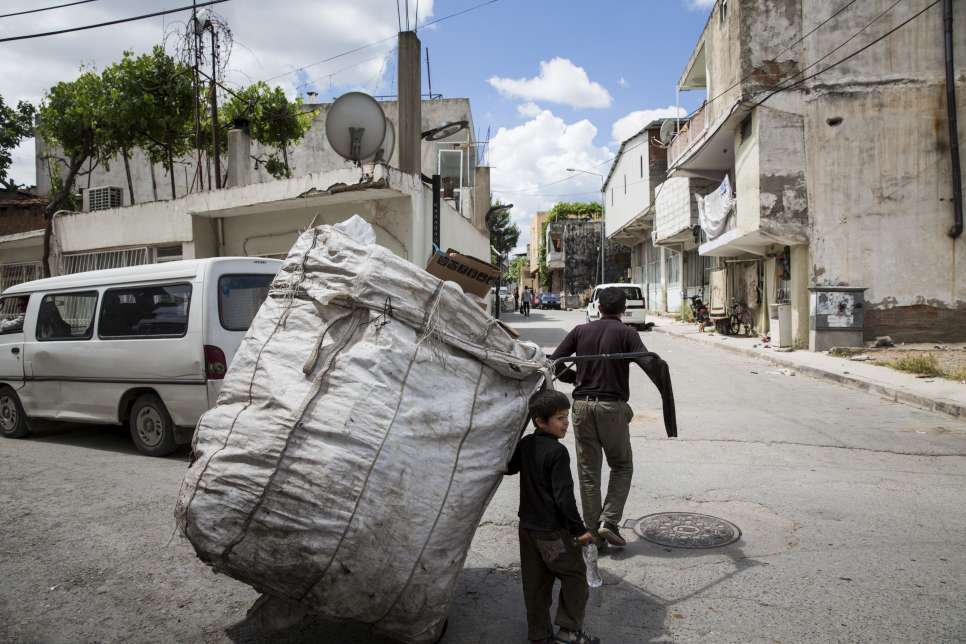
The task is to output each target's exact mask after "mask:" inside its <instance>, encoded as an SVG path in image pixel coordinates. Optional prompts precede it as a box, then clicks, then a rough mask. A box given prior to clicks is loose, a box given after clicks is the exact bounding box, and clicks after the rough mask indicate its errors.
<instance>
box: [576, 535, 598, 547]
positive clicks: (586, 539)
mask: <svg viewBox="0 0 966 644" xmlns="http://www.w3.org/2000/svg"><path fill="white" fill-rule="evenodd" d="M593 541H594V535H593V534H591V533H590V532H585V533H583V534H582V535H580V536H579V537H577V543H579V544H580V545H582V546H586V545H587V544H588V543H592V542H593Z"/></svg>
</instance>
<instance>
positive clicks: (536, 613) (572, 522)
mask: <svg viewBox="0 0 966 644" xmlns="http://www.w3.org/2000/svg"><path fill="white" fill-rule="evenodd" d="M569 416H570V401H569V400H568V399H567V396H565V395H564V394H562V393H560V392H559V391H541V392H539V393H537V394H536V395H534V396H533V398H531V399H530V417H531V418H532V419H533V424H534V425H535V426H536V431H534V433H533V434H530V435H528V436H524V437H523V438H522V439H521V440H520V443H519V445H517V449H516V451H515V452H514V453H513V458H511V459H510V464H509V467H508V468H507V474H516V473H517V472H519V473H520V512H519V516H520V573H521V577H522V578H523V598H524V601H525V602H526V605H527V632H528V635H527V636H528V637H529V639H530V641H531V642H540V643H543V644H553V643H558V642H572V643H574V644H599V642H600V640H599V639H598V638H596V637H590V636H589V635H587V634H586V633H584V632H583V631H582V630H581V629H582V626H583V621H584V608H585V607H586V605H587V594H588V588H587V569H586V567H585V566H584V560H583V555H582V553H581V546H583V545H585V544H587V543H590V542H591V541H592V540H593V535H591V533H590V532H589V531H588V530H587V528H586V526H584V522H583V520H582V519H581V518H580V513H579V512H578V511H577V502H576V500H575V499H574V480H573V477H572V476H571V475H570V455H569V454H568V453H567V448H566V447H564V446H563V445H561V444H560V442H559V441H560V439H561V438H563V437H564V436H565V435H566V434H567V427H568V426H569V424H570V421H569ZM554 579H559V580H560V601H559V606H558V608H557V619H556V622H557V625H558V626H560V630H559V631H558V632H557V635H556V637H554V635H553V626H552V625H551V622H550V605H551V603H552V602H553V583H554Z"/></svg>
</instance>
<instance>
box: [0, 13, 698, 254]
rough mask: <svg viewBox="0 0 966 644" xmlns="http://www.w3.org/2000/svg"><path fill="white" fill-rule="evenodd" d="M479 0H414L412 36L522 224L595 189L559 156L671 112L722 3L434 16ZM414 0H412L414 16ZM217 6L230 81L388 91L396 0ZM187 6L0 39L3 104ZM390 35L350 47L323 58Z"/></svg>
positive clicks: (160, 27) (579, 163)
mask: <svg viewBox="0 0 966 644" xmlns="http://www.w3.org/2000/svg"><path fill="white" fill-rule="evenodd" d="M483 1H484V0H435V1H434V0H419V23H420V25H422V27H421V28H420V29H419V35H420V38H421V39H422V41H423V44H424V46H428V47H429V50H430V58H431V62H432V76H433V91H434V92H441V93H442V94H443V95H444V96H447V97H468V98H469V99H470V101H471V104H472V109H473V115H474V119H475V125H476V127H477V129H478V131H479V132H480V136H481V137H483V136H484V135H485V132H486V129H487V126H489V127H490V128H491V149H490V163H491V165H492V166H493V174H492V184H493V186H494V192H495V194H496V196H498V197H500V198H502V199H503V200H504V201H509V202H513V203H514V204H516V207H515V208H514V212H513V215H514V219H515V220H516V221H517V223H518V224H519V225H520V227H521V228H522V229H524V230H526V227H527V225H528V222H529V220H530V218H531V217H532V215H533V213H534V212H536V210H538V209H543V208H548V207H550V206H551V205H552V204H553V203H554V202H555V201H557V200H559V199H567V200H578V199H594V198H596V197H597V190H598V189H599V179H598V178H596V177H593V176H588V175H581V176H577V177H573V178H571V179H566V177H567V176H568V173H567V172H565V171H564V168H566V167H580V168H585V169H588V170H593V171H596V172H601V173H606V171H607V167H608V165H607V160H608V159H609V158H610V157H611V156H612V155H613V154H614V153H615V152H616V150H617V144H618V143H619V139H620V138H623V137H626V136H628V135H629V134H631V133H632V132H634V131H636V129H639V127H640V126H641V125H643V124H644V122H646V121H648V120H650V119H651V118H653V117H655V116H660V115H671V114H673V113H674V103H675V93H674V86H675V82H676V80H677V78H678V77H679V76H680V74H681V71H682V70H683V68H684V65H685V63H686V62H687V59H688V56H689V55H690V53H691V50H692V49H693V47H694V44H695V42H696V41H697V38H698V36H699V35H700V33H701V30H702V28H703V27H704V24H705V21H706V19H707V15H708V12H709V10H710V7H711V5H713V3H714V2H713V0H621V1H617V0H598V1H597V2H594V3H583V2H581V3H578V2H566V1H565V2H561V1H559V0H557V1H552V0H498V1H497V2H494V3H492V4H488V5H486V6H483V7H481V8H478V9H475V10H472V11H470V12H468V13H466V14H464V15H461V16H457V17H454V18H452V19H447V20H444V21H442V22H439V23H438V24H435V25H429V24H428V23H429V22H430V21H434V20H438V19H440V18H443V17H445V16H448V15H450V14H454V13H458V12H460V11H463V10H465V9H470V8H472V7H474V6H476V5H479V4H481V3H482V2H483ZM404 3H405V0H400V4H401V5H403V6H404ZM53 4H56V3H53ZM183 4H186V3H184V2H178V1H175V0H98V1H96V2H91V3H88V4H84V5H78V6H73V7H67V8H63V9H58V10H54V11H48V12H44V13H41V14H32V15H28V16H20V17H14V18H5V19H2V20H0V36H7V35H10V36H12V35H20V34H29V33H35V32H38V31H46V30H51V29H58V28H62V27H70V26H77V25H84V24H91V23H95V22H101V21H104V20H111V19H116V18H123V17H129V16H133V15H137V14H140V13H147V12H151V11H157V10H159V9H163V8H167V7H177V6H182V5H183ZM416 4H417V1H416V0H409V5H410V20H411V21H412V22H415V10H416ZM3 5H4V8H5V9H9V10H10V11H15V10H18V9H27V8H33V7H34V6H36V5H35V4H34V3H32V2H31V1H30V0H8V1H7V2H4V3H3ZM215 11H217V12H218V13H219V14H220V15H221V16H223V17H224V19H225V20H226V21H227V22H228V24H229V26H230V27H231V29H232V31H233V34H234V38H235V43H234V47H233V50H232V55H231V60H230V69H229V74H228V82H229V84H232V85H235V86H242V85H245V84H247V83H249V82H251V81H253V80H265V79H270V82H272V83H274V84H279V85H281V86H282V87H284V88H285V89H286V91H287V92H288V93H289V94H292V95H294V94H296V93H304V92H305V91H306V90H308V89H316V90H318V92H319V97H320V100H328V99H331V98H332V97H334V96H337V95H339V94H341V93H343V92H345V91H348V90H350V89H363V90H365V91H369V92H371V93H373V94H391V93H394V91H395V82H394V76H395V57H394V51H393V47H394V44H395V42H394V38H393V34H394V33H395V32H396V31H397V29H398V18H397V10H396V2H395V1H394V0H324V1H323V0H280V1H279V2H273V3H268V2H264V1H263V0H231V1H230V2H225V3H223V4H219V5H217V7H215ZM184 17H185V15H184V14H182V15H175V16H168V17H164V18H152V19H148V20H143V21H137V22H131V23H126V24H124V25H120V26H115V27H107V28H103V29H95V30H90V31H80V32H76V33H72V34H66V35H61V36H53V37H49V38H40V39H35V40H25V41H19V42H14V43H3V44H0V95H2V96H3V97H4V99H5V100H6V101H7V102H8V103H11V102H15V101H16V100H18V99H27V100H30V101H33V102H34V103H37V102H39V101H40V100H41V99H42V97H43V94H44V92H45V91H46V89H47V88H49V87H50V86H51V85H53V84H54V83H56V82H57V81H59V80H65V79H71V78H74V77H76V75H77V73H78V71H77V70H78V68H79V66H80V65H81V64H82V63H83V64H86V65H89V66H93V67H95V68H98V69H100V68H103V67H104V66H106V65H108V64H110V63H111V62H113V61H115V60H117V59H119V58H120V56H121V53H122V52H123V51H124V50H125V49H131V50H134V51H136V52H140V51H148V50H150V48H151V47H152V46H153V45H154V44H156V43H158V42H159V41H161V40H162V39H163V38H164V37H165V35H166V34H167V35H168V37H169V39H170V37H171V34H172V32H174V31H177V29H178V28H179V27H180V26H181V25H180V24H179V21H183V20H184ZM382 39H386V41H385V42H383V43H381V44H378V45H374V46H371V47H366V48H364V49H362V50H361V51H359V52H357V53H354V54H351V55H347V56H342V57H339V58H338V59H335V60H332V61H329V62H325V63H320V62H319V61H322V60H324V59H326V58H329V57H331V56H333V55H335V54H337V53H341V52H345V51H348V50H350V49H355V48H358V47H360V46H362V45H366V44H368V43H372V42H374V41H378V40H382ZM169 42H170V40H169ZM313 63H317V64H313ZM302 68H304V69H302ZM424 81H425V78H424ZM424 91H425V84H424ZM702 98H703V97H702V96H698V95H696V94H695V93H685V94H682V95H681V106H682V107H683V108H684V109H686V110H690V109H692V108H694V107H695V106H696V105H697V104H698V103H699V102H700V100H701V99H702ZM33 161H34V160H33V144H32V142H27V143H25V144H24V145H22V146H21V147H20V148H19V149H18V150H17V151H16V152H15V155H14V167H13V169H12V175H13V177H14V178H15V179H17V180H19V181H22V182H25V183H28V184H29V183H32V182H33V180H34V172H33ZM561 179H566V180H564V181H560V180H561ZM546 184H552V185H550V186H547V185H546ZM525 242H526V239H525V238H524V239H523V240H521V245H522V244H523V243H525Z"/></svg>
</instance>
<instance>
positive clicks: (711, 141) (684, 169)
mask: <svg viewBox="0 0 966 644" xmlns="http://www.w3.org/2000/svg"><path fill="white" fill-rule="evenodd" d="M750 111H751V108H749V107H747V106H745V105H743V104H742V103H735V104H734V105H733V106H732V107H731V110H730V111H729V112H728V115H727V116H725V117H724V118H722V119H719V120H718V122H717V123H715V124H712V125H711V126H710V127H709V128H708V129H706V130H705V133H704V136H703V137H702V138H700V139H698V140H697V141H696V142H695V143H694V144H693V145H692V146H691V147H690V148H688V149H687V151H685V152H684V154H682V155H681V156H680V157H679V158H677V159H675V160H674V162H673V165H672V166H671V167H670V168H668V177H704V178H706V179H713V180H715V181H720V180H721V179H722V178H723V177H724V175H725V174H726V173H727V172H728V171H730V170H731V169H732V168H733V167H734V165H735V150H734V145H735V130H736V129H737V127H738V125H739V124H740V123H741V121H742V120H743V119H744V118H745V116H747V115H748V113H749V112H750Z"/></svg>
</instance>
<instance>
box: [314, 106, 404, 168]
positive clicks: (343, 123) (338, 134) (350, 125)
mask: <svg viewBox="0 0 966 644" xmlns="http://www.w3.org/2000/svg"><path fill="white" fill-rule="evenodd" d="M325 137H326V138H327V139H328V140H329V145H331V146H332V149H333V150H335V151H336V154H338V155H339V156H340V157H342V158H343V159H348V160H349V161H355V162H356V163H359V162H361V161H363V160H364V159H368V158H370V157H372V156H373V155H375V154H376V152H377V151H378V150H379V148H380V147H382V144H383V140H384V139H385V138H386V115H385V114H383V111H382V108H381V107H380V106H379V103H377V102H376V99H374V98H373V97H371V96H369V95H368V94H363V93H362V92H349V93H348V94H343V95H342V96H340V97H339V98H338V99H336V101H335V103H333V104H332V107H330V108H329V113H328V115H327V116H326V118H325ZM394 138H395V137H394Z"/></svg>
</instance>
